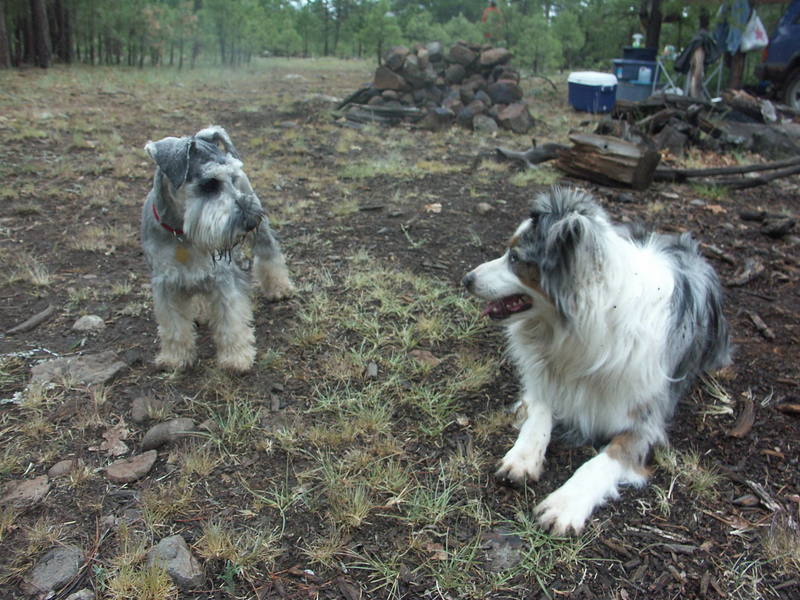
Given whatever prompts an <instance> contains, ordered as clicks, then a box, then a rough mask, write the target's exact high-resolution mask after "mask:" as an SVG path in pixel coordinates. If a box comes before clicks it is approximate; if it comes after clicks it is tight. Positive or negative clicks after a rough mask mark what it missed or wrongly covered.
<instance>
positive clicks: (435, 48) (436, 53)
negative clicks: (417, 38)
mask: <svg viewBox="0 0 800 600" xmlns="http://www.w3.org/2000/svg"><path fill="white" fill-rule="evenodd" d="M425 50H427V51H428V59H429V60H430V61H431V62H441V61H442V60H444V49H443V48H442V44H441V42H430V43H429V44H427V45H426V46H425Z"/></svg>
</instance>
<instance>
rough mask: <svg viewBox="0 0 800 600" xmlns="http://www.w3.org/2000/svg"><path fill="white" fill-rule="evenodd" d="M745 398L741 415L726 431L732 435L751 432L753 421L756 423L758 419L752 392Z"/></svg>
mask: <svg viewBox="0 0 800 600" xmlns="http://www.w3.org/2000/svg"><path fill="white" fill-rule="evenodd" d="M743 398H744V406H743V407H742V412H740V413H739V417H738V418H737V419H736V423H735V424H734V426H733V427H732V428H731V429H728V430H727V431H726V432H725V433H727V434H728V435H729V436H731V437H735V438H743V437H745V436H746V435H747V434H748V433H750V430H751V429H752V428H753V423H755V420H756V419H755V406H754V403H753V396H752V394H745V395H744V396H743Z"/></svg>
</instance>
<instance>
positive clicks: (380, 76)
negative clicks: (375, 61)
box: [373, 65, 409, 90]
mask: <svg viewBox="0 0 800 600" xmlns="http://www.w3.org/2000/svg"><path fill="white" fill-rule="evenodd" d="M373 84H374V85H375V87H376V88H377V89H379V90H407V89H409V85H408V82H407V81H406V80H405V79H403V78H402V77H401V76H400V75H398V74H397V73H395V72H394V71H392V70H391V69H390V68H388V67H387V66H385V65H381V66H380V67H378V68H377V69H375V78H374V79H373Z"/></svg>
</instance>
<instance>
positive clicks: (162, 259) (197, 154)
mask: <svg viewBox="0 0 800 600" xmlns="http://www.w3.org/2000/svg"><path fill="white" fill-rule="evenodd" d="M218 143H221V144H222V146H223V147H222V148H220V147H219V146H218V145H217V144H218ZM145 150H146V151H147V153H148V155H149V156H150V157H151V158H152V159H153V161H154V162H155V163H156V172H155V176H154V178H153V187H152V189H151V190H150V192H149V193H148V195H147V199H146V200H145V203H144V206H143V208H142V223H141V239H142V247H143V249H144V254H145V258H146V259H147V262H148V264H149V266H150V268H151V271H152V279H151V286H152V292H153V303H154V309H155V316H156V321H157V322H158V330H159V339H160V342H161V352H160V353H159V356H158V357H157V359H156V363H157V364H158V365H160V366H164V367H169V368H183V367H187V366H189V365H191V364H192V363H193V362H194V360H195V357H196V351H195V331H194V321H195V320H196V319H201V318H204V319H205V320H207V321H208V323H209V325H210V326H211V329H212V333H213V335H214V339H215V342H216V345H217V360H218V362H219V363H220V365H221V366H222V367H224V368H229V369H232V370H237V371H244V370H247V369H249V368H250V366H251V365H252V363H253V359H254V357H255V337H254V331H253V325H252V308H251V303H250V282H249V278H248V276H247V274H246V273H245V272H244V271H242V269H241V268H240V267H239V265H238V264H237V261H236V260H235V258H236V256H238V245H239V244H240V242H242V241H243V239H244V238H245V236H247V235H248V234H252V235H251V237H252V238H253V253H254V264H253V272H254V275H255V277H256V279H257V280H258V281H259V283H260V285H261V287H262V289H263V291H264V293H265V294H266V296H267V297H268V298H269V299H279V298H283V297H285V296H287V295H289V294H290V293H291V292H292V290H293V287H292V284H291V281H290V280H289V275H288V271H287V269H286V265H285V262H284V258H283V254H282V253H281V250H280V246H279V244H278V242H277V240H276V239H275V236H274V234H273V232H272V230H271V229H270V227H269V222H268V220H267V218H266V215H265V214H264V211H263V208H262V206H261V201H260V200H259V198H258V196H257V195H256V194H255V192H254V191H253V189H252V187H251V185H250V181H249V180H248V178H247V175H246V174H245V173H244V171H243V170H242V163H241V161H240V160H239V155H238V153H237V152H236V149H235V147H234V146H233V143H232V142H231V140H230V138H229V136H228V134H227V132H226V131H225V130H224V129H223V128H221V127H218V126H215V127H209V128H206V129H203V130H201V131H200V132H198V133H197V134H196V135H194V136H187V137H181V138H176V137H167V138H164V139H162V140H159V141H157V142H148V143H147V145H146V146H145Z"/></svg>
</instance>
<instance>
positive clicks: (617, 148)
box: [556, 133, 661, 190]
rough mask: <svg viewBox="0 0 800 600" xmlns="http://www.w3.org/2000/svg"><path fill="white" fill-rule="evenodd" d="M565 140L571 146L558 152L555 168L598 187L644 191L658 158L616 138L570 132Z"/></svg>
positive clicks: (656, 154) (651, 179) (641, 147)
mask: <svg viewBox="0 0 800 600" xmlns="http://www.w3.org/2000/svg"><path fill="white" fill-rule="evenodd" d="M569 139H570V141H571V142H572V143H573V144H574V146H573V147H572V148H568V149H566V150H561V151H559V157H558V159H557V160H556V166H557V167H558V168H559V169H561V170H562V171H564V172H565V173H567V174H568V175H573V176H575V177H580V178H581V179H588V180H589V181H594V182H596V183H600V184H602V185H610V186H619V185H620V184H622V185H626V186H630V187H632V188H634V189H637V190H643V189H646V188H647V187H648V186H649V185H650V183H651V182H652V181H653V174H654V173H655V170H656V167H657V166H658V161H659V160H660V159H661V155H660V154H659V153H658V152H657V151H655V150H652V149H650V148H647V147H646V146H643V145H636V144H632V143H630V142H626V141H624V140H620V139H618V138H613V137H608V136H604V135H596V134H592V133H573V134H572V135H570V136H569Z"/></svg>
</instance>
